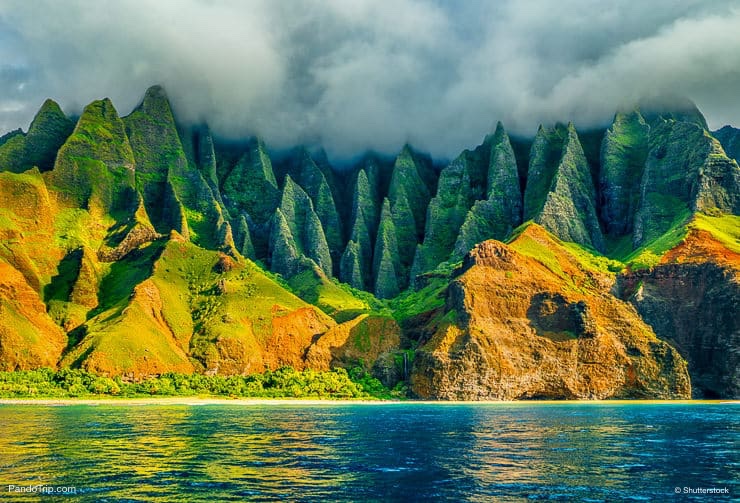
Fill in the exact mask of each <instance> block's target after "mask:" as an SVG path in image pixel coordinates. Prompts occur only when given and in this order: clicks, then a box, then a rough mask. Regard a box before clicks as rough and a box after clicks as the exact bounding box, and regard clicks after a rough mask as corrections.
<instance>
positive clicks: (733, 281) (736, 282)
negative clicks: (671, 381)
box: [620, 230, 740, 399]
mask: <svg viewBox="0 0 740 503" xmlns="http://www.w3.org/2000/svg"><path fill="white" fill-rule="evenodd" d="M620 293H621V296H622V297H623V298H625V299H628V300H629V301H630V302H631V303H632V304H634V306H635V307H636V308H637V311H638V312H639V313H640V316H642V318H643V319H644V320H645V321H646V322H648V323H649V324H650V325H651V326H652V327H653V329H654V330H655V333H656V334H657V335H658V336H659V337H660V338H661V339H663V340H666V341H668V342H670V343H671V344H672V345H673V346H674V347H675V348H676V349H678V351H679V352H680V353H681V354H682V355H683V356H684V357H685V358H686V360H687V361H688V364H689V372H690V374H691V382H692V387H693V395H694V397H695V398H734V399H737V398H740V323H739V322H738V317H737V313H738V312H740V255H738V254H737V253H734V252H732V251H730V250H727V249H726V248H724V247H722V246H719V245H718V244H717V243H716V241H715V240H714V239H713V238H712V236H711V235H709V234H708V233H706V232H702V231H696V230H693V231H691V232H690V233H689V235H688V236H687V237H686V238H685V240H684V241H683V243H682V244H681V245H680V246H678V247H677V248H676V249H674V250H672V251H671V252H670V253H669V254H668V255H667V256H666V257H664V259H663V261H662V263H661V264H659V265H657V266H655V267H654V268H651V269H649V270H645V271H636V272H631V273H628V274H625V275H622V276H621V277H620Z"/></svg>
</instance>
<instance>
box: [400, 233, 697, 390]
mask: <svg viewBox="0 0 740 503" xmlns="http://www.w3.org/2000/svg"><path fill="white" fill-rule="evenodd" d="M526 241H535V242H537V243H539V244H540V245H541V246H544V247H546V248H547V249H550V250H552V251H553V253H554V254H555V257H556V261H555V262H552V263H550V264H548V266H546V265H545V264H543V263H541V262H539V261H537V260H535V259H532V258H530V257H527V256H525V255H523V254H521V253H519V252H517V250H516V248H517V247H518V246H524V247H525V249H529V248H531V243H527V242H526ZM548 267H549V268H548ZM550 268H552V269H550ZM553 269H554V270H553ZM565 278H570V279H569V280H566V281H563V279H565ZM605 282H606V283H608V279H607V278H605V277H600V276H599V275H598V274H597V273H595V272H594V271H590V270H588V269H586V268H585V267H584V266H582V265H580V264H578V261H577V260H576V259H575V258H574V257H572V256H570V255H569V254H568V253H567V252H566V251H565V250H564V249H562V248H560V246H559V245H558V244H557V243H556V242H555V241H554V240H553V238H551V237H549V236H548V235H547V233H546V232H544V230H543V229H541V228H539V227H537V226H530V227H529V228H528V229H527V230H526V231H525V232H524V233H523V234H522V235H520V236H519V237H518V238H517V239H516V240H515V241H514V242H513V243H512V245H511V246H507V245H504V244H503V243H500V242H497V241H486V242H484V243H481V244H480V245H478V246H476V247H475V248H474V249H473V251H471V252H470V254H469V255H468V256H467V257H466V258H465V261H464V263H463V267H462V273H461V274H460V276H458V278H457V279H456V280H455V281H454V282H453V283H452V284H451V285H450V287H449V289H448V292H447V301H446V306H445V311H446V313H447V314H446V315H445V316H444V317H443V318H442V319H441V321H438V322H437V323H438V325H437V326H436V330H435V331H434V335H432V337H431V339H430V340H429V341H428V342H426V344H424V345H423V346H422V347H421V348H420V349H419V350H418V351H417V354H416V358H415V360H414V366H413V371H412V376H411V385H412V390H413V391H414V393H416V394H417V395H418V396H420V397H422V398H430V399H447V400H449V399H458V400H459V399H463V400H485V399H491V400H503V399H520V398H539V399H545V398H550V399H562V398H571V399H579V398H580V399H582V398H599V399H603V398H649V397H652V398H688V397H690V384H689V375H688V372H687V370H686V363H685V361H684V360H683V358H681V356H680V355H679V354H678V352H677V351H676V350H674V349H673V348H672V347H671V346H669V345H668V344H666V343H665V342H662V341H660V340H659V339H658V338H657V337H656V336H655V334H654V333H653V331H652V330H651V329H650V327H649V326H648V325H646V324H645V323H644V322H643V321H642V320H641V319H640V318H639V316H637V313H636V312H635V311H634V309H633V308H632V307H631V306H629V305H628V304H627V303H625V302H622V301H620V300H618V299H617V298H615V297H613V296H611V295H610V294H608V293H605V292H604V291H603V288H598V287H597V288H594V286H595V285H599V283H605ZM602 286H605V285H603V284H602Z"/></svg>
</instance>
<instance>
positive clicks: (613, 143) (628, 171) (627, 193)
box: [599, 110, 650, 236]
mask: <svg viewBox="0 0 740 503" xmlns="http://www.w3.org/2000/svg"><path fill="white" fill-rule="evenodd" d="M649 132H650V126H648V124H647V122H645V119H644V118H643V117H642V115H641V114H640V112H639V111H638V110H633V111H631V112H628V113H624V112H619V113H617V114H616V115H615V116H614V121H613V122H612V126H611V127H610V128H609V129H608V130H607V131H606V134H605V135H604V139H603V141H602V144H601V170H600V171H599V183H600V185H601V197H602V201H603V205H602V208H601V216H602V218H603V219H604V225H605V227H606V231H607V233H609V234H610V235H612V236H622V235H625V234H629V233H630V232H631V231H632V223H633V217H634V214H635V212H636V211H637V206H638V204H639V202H640V197H639V196H640V180H641V179H642V172H643V170H644V168H645V159H646V158H647V154H648V135H649Z"/></svg>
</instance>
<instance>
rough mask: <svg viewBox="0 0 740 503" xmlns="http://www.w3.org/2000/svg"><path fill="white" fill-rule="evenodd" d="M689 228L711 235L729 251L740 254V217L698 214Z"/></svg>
mask: <svg viewBox="0 0 740 503" xmlns="http://www.w3.org/2000/svg"><path fill="white" fill-rule="evenodd" d="M689 227H690V228H692V229H697V230H700V231H707V232H709V233H711V234H712V236H714V238H715V239H716V240H717V241H719V242H720V243H722V245H723V246H725V247H726V248H727V249H728V250H730V251H733V252H735V253H740V216H738V215H721V216H709V215H705V214H703V213H697V214H696V216H695V217H694V219H693V220H692V221H691V223H689Z"/></svg>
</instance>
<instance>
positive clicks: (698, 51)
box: [0, 0, 740, 159]
mask: <svg viewBox="0 0 740 503" xmlns="http://www.w3.org/2000/svg"><path fill="white" fill-rule="evenodd" d="M153 84H161V85H163V86H164V87H165V89H166V90H167V93H168V95H169V97H170V100H171V102H172V105H173V108H174V111H175V114H176V116H177V118H178V120H179V121H181V122H183V123H198V122H202V121H206V122H208V124H209V125H210V126H211V128H212V129H213V130H214V132H215V133H216V134H217V135H219V136H221V137H224V138H244V137H247V136H250V135H259V136H261V137H262V138H263V139H264V140H265V141H266V142H267V144H268V145H269V146H271V147H273V148H286V147H289V146H293V145H297V144H309V145H318V144H322V145H324V147H325V148H326V149H327V151H328V153H329V155H330V156H331V157H333V158H340V159H341V158H349V157H351V156H353V155H356V154H358V153H361V152H363V151H365V150H368V149H373V150H376V151H379V152H383V153H388V154H392V153H395V152H397V151H398V150H399V149H400V148H401V146H402V145H403V144H404V143H406V142H409V143H411V144H412V145H414V146H415V147H416V148H418V149H420V150H423V151H426V152H429V153H431V154H432V155H434V156H440V157H448V158H452V157H454V156H455V155H456V154H457V153H459V152H460V151H461V150H462V149H464V148H471V147H474V146H475V145H477V144H479V143H480V141H481V140H482V139H483V137H484V136H485V135H486V134H487V133H489V132H491V131H492V130H493V128H494V127H495V124H496V121H499V120H500V121H502V122H503V123H504V125H505V126H506V128H507V130H508V131H509V132H510V134H514V135H521V136H533V135H534V133H535V132H536V130H537V127H538V125H539V124H552V123H554V122H556V121H562V122H567V121H573V122H574V123H575V124H576V127H577V128H579V129H586V128H590V127H596V126H603V125H608V124H609V122H610V121H611V118H612V116H613V114H614V112H615V111H616V110H617V109H620V108H624V107H629V106H631V105H633V104H634V103H636V102H637V101H639V100H640V99H643V98H646V97H647V98H650V97H662V96H669V95H670V96H678V95H681V96H686V97H688V98H690V99H692V100H693V101H694V102H695V103H696V104H697V105H698V106H699V108H700V109H701V110H702V112H703V113H704V114H705V115H706V117H707V120H708V122H709V125H710V127H711V128H719V127H721V126H722V125H724V124H733V125H736V126H738V125H740V1H738V0H671V1H668V0H651V1H649V2H646V1H644V0H629V1H628V0H613V1H610V2H599V1H598V0H557V1H547V0H527V1H519V0H501V1H454V0H449V1H443V0H436V1H434V0H280V1H275V0H264V1H261V0H254V1H239V0H223V1H217V0H158V1H157V2H151V1H149V0H120V1H115V2H114V1H104V0H100V1H94V0H88V1H77V0H68V1H65V2H58V1H53V0H33V1H28V0H0V134H2V133H4V132H7V131H9V130H12V129H16V128H18V127H21V128H23V129H24V130H25V129H27V127H28V125H29V123H30V121H31V120H32V118H33V116H34V114H35V113H36V111H37V110H38V108H39V107H40V106H41V104H42V102H43V101H44V99H46V98H47V97H51V98H53V99H54V100H56V101H57V102H59V103H60V105H61V106H62V108H63V109H64V111H65V112H66V113H68V114H79V113H80V112H81V110H82V108H83V107H84V105H85V104H87V103H89V102H90V101H92V100H94V99H98V98H102V97H106V96H107V97H110V98H111V99H112V100H113V102H114V104H115V106H116V108H117V109H118V111H119V113H120V114H121V115H126V114H128V113H130V111H131V110H132V109H133V108H134V107H135V106H136V105H137V104H138V102H139V101H140V100H141V98H142V96H143V94H144V91H145V90H146V88H147V87H149V86H150V85H153Z"/></svg>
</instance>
